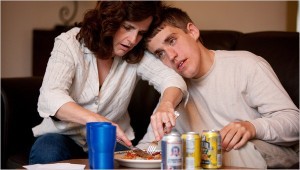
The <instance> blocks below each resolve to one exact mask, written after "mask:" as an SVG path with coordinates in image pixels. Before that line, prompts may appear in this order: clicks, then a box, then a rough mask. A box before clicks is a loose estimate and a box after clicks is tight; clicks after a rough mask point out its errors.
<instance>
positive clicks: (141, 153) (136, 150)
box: [117, 139, 152, 159]
mask: <svg viewBox="0 0 300 170" xmlns="http://www.w3.org/2000/svg"><path fill="white" fill-rule="evenodd" d="M117 142H118V143H119V144H121V145H123V146H125V147H126V148H128V149H130V150H132V151H133V152H134V153H136V154H137V155H138V156H140V157H141V158H144V159H147V158H149V157H151V156H152V155H151V154H149V153H147V152H145V151H143V150H142V149H140V148H138V147H135V146H127V145H126V144H125V143H124V142H123V141H122V140H121V139H117Z"/></svg>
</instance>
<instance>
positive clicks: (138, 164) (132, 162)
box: [115, 151, 161, 168]
mask: <svg viewBox="0 0 300 170" xmlns="http://www.w3.org/2000/svg"><path fill="white" fill-rule="evenodd" d="M126 152H128V151H120V152H115V160H116V161H117V162H118V163H119V165H122V166H126V167H130V168H160V164H161V160H144V159H122V157H123V156H124V155H125V154H126Z"/></svg>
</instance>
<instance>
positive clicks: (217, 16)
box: [1, 1, 297, 77]
mask: <svg viewBox="0 0 300 170" xmlns="http://www.w3.org/2000/svg"><path fill="white" fill-rule="evenodd" d="M167 3H169V4H171V5H173V6H176V7H179V8H182V9H183V10H185V11H187V12H188V14H189V15H190V16H191V18H192V19H193V20H194V21H195V23H196V25H197V26H198V27H199V29H200V30H236V31H241V32H254V31H269V30H273V31H296V15H297V2H285V1H264V2H262V1H247V2H238V1H234V2H232V1H231V2H230V1H228V2H226V1H221V2H216V1H212V2H206V1H189V2H183V1H174V2H171V1H168V2H167ZM95 4H96V2H95V1H79V2H78V12H77V15H76V17H75V19H74V20H73V22H79V21H81V19H82V17H83V14H84V13H85V12H86V10H87V9H90V8H93V7H94V6H95ZM63 6H67V7H68V8H69V9H70V10H71V11H70V12H72V10H73V2H71V1H28V2H24V1H15V2H13V1H2V2H1V77H26V76H31V75H32V73H31V72H32V68H31V67H32V43H33V42H32V32H33V29H53V28H54V27H55V26H56V25H61V24H62V21H61V20H60V19H59V10H60V9H61V8H62V7H63ZM49 55H50V54H49Z"/></svg>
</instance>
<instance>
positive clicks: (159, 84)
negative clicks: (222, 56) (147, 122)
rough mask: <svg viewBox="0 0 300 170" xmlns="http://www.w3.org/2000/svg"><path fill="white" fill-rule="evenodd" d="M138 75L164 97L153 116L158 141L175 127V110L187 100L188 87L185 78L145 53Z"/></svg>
mask: <svg viewBox="0 0 300 170" xmlns="http://www.w3.org/2000/svg"><path fill="white" fill-rule="evenodd" d="M137 71H138V72H137V73H138V75H139V76H141V77H142V79H144V80H147V81H148V82H149V84H150V85H153V86H154V88H155V89H156V90H157V91H159V92H160V93H161V94H162V95H161V96H162V97H161V99H160V102H159V104H158V107H157V109H156V111H155V113H153V115H152V116H151V125H152V129H153V131H154V134H155V137H156V139H157V140H160V139H161V138H162V137H163V135H164V129H163V126H166V129H165V130H166V132H169V131H170V130H171V127H172V126H175V116H174V109H175V108H176V106H177V105H178V104H179V103H180V102H181V100H184V103H186V102H185V101H186V100H187V96H188V92H187V86H186V83H185V81H184V80H183V78H182V77H181V76H180V75H179V74H177V73H176V72H175V71H174V70H172V69H170V68H168V67H167V66H165V65H164V64H163V63H162V62H161V61H160V60H159V59H157V58H156V57H155V56H153V55H152V54H150V53H148V52H145V56H144V57H143V59H142V61H141V62H140V63H139V65H138V70H137Z"/></svg>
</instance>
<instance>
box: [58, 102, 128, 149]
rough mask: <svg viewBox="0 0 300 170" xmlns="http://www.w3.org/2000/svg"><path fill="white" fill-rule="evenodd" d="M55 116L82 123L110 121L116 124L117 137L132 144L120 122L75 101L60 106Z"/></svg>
mask: <svg viewBox="0 0 300 170" xmlns="http://www.w3.org/2000/svg"><path fill="white" fill-rule="evenodd" d="M55 117H57V118H58V119H60V120H64V121H69V122H75V123H79V124H82V125H85V124H86V123H87V122H110V123H112V125H114V126H116V129H117V130H116V131H117V132H116V134H117V138H119V139H121V140H122V141H124V142H125V143H126V144H127V145H128V146H131V145H132V143H131V141H130V140H129V139H128V138H127V137H126V135H125V133H124V132H123V130H122V129H121V128H120V127H119V125H118V124H116V123H113V122H111V121H110V120H108V119H107V118H105V117H104V116H101V115H100V114H97V113H94V112H91V111H90V110H87V109H85V108H83V107H81V106H79V105H78V104H76V103H74V102H68V103H66V104H64V105H63V106H62V107H61V108H59V110H58V111H57V113H56V114H55Z"/></svg>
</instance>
